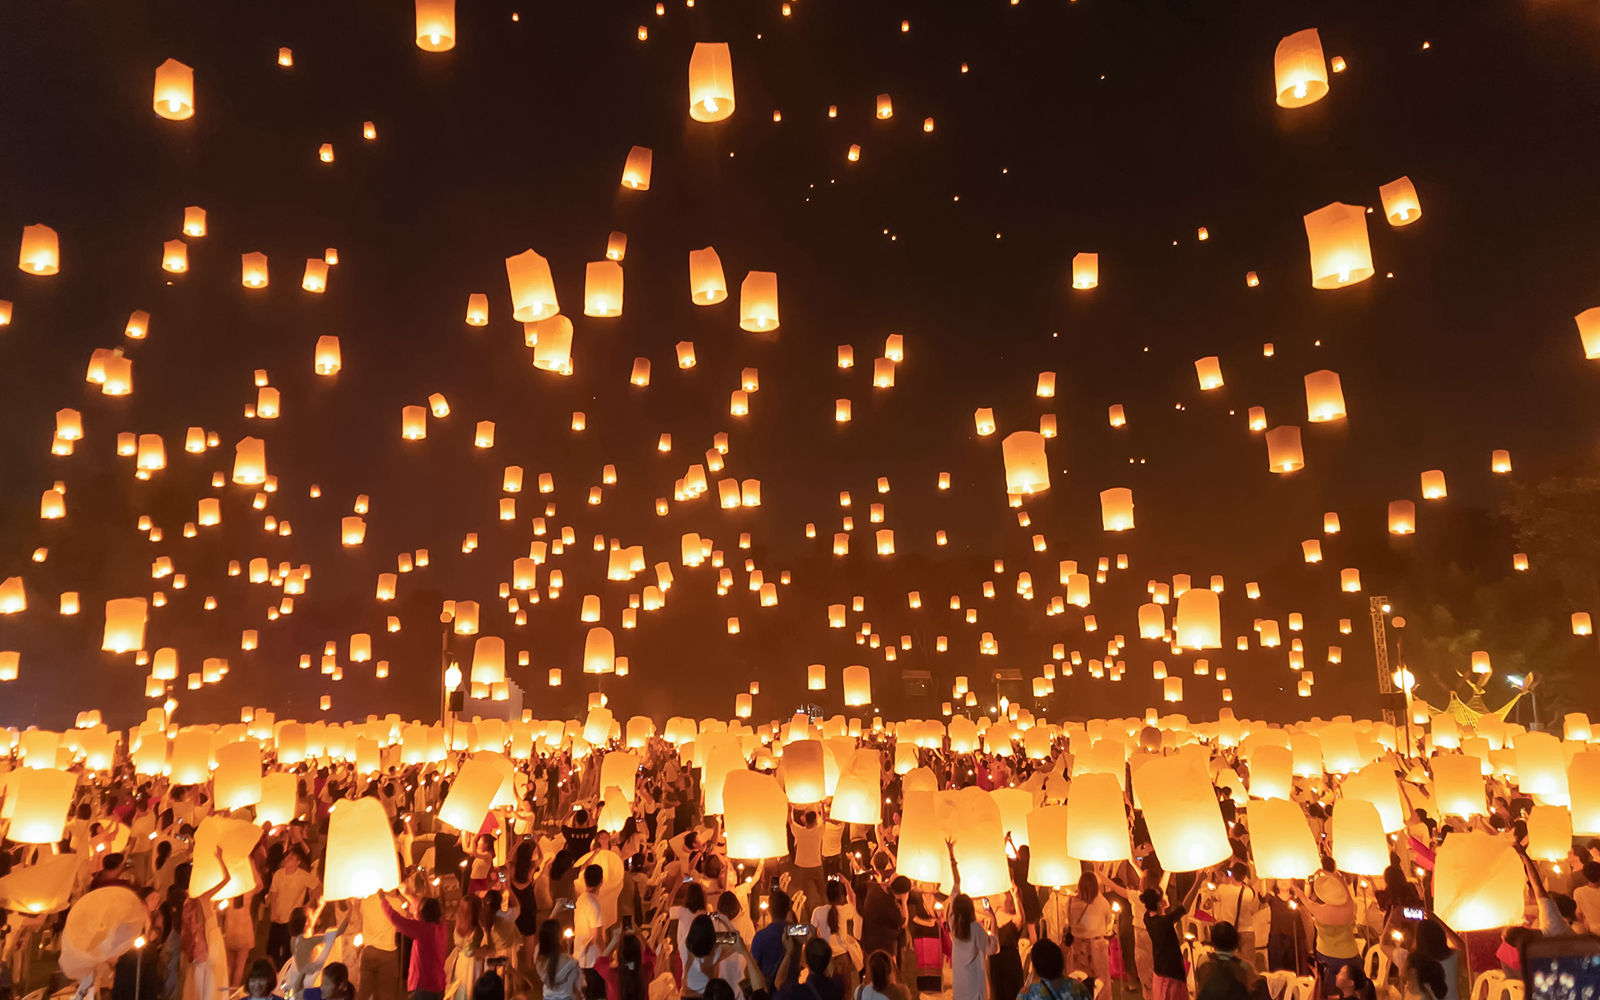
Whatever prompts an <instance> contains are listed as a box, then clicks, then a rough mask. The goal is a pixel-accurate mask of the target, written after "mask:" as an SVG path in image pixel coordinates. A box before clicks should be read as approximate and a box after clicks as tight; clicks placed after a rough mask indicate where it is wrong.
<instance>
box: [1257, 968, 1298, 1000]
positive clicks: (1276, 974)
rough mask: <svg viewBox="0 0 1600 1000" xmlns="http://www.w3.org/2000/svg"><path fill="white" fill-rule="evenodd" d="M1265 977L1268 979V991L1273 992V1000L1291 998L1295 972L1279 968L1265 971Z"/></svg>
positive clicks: (1287, 999)
mask: <svg viewBox="0 0 1600 1000" xmlns="http://www.w3.org/2000/svg"><path fill="white" fill-rule="evenodd" d="M1263 978H1264V979H1266V981H1267V991H1268V992H1270V993H1271V994H1272V1000H1290V986H1291V985H1292V984H1293V983H1294V973H1292V972H1290V971H1288V970H1287V969H1278V970H1276V971H1273V972H1267V973H1263Z"/></svg>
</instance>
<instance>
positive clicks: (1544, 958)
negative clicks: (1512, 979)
mask: <svg viewBox="0 0 1600 1000" xmlns="http://www.w3.org/2000/svg"><path fill="white" fill-rule="evenodd" d="M1522 983H1523V995H1524V996H1525V997H1526V998H1527V1000H1565V998H1570V997H1583V996H1593V995H1594V994H1595V991H1596V990H1600V938H1597V937H1594V936H1592V935H1585V936H1583V937H1576V936H1574V937H1541V938H1532V939H1529V940H1528V941H1525V942H1524V943H1523V945H1522Z"/></svg>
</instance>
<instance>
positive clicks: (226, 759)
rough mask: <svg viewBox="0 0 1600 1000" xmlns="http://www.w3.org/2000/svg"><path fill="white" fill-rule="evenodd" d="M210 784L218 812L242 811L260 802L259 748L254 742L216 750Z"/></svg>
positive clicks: (250, 741)
mask: <svg viewBox="0 0 1600 1000" xmlns="http://www.w3.org/2000/svg"><path fill="white" fill-rule="evenodd" d="M211 780H212V788H211V790H212V794H213V797H214V799H215V801H216V807H217V808H218V809H221V810H228V809H242V808H244V807H245V806H253V805H255V804H256V803H258V802H260V801H261V791H262V786H261V747H260V746H259V745H258V744H257V743H256V742H255V741H254V740H249V741H247V742H244V743H229V744H227V745H225V746H220V747H218V748H217V770H216V773H215V774H214V775H212V779H211Z"/></svg>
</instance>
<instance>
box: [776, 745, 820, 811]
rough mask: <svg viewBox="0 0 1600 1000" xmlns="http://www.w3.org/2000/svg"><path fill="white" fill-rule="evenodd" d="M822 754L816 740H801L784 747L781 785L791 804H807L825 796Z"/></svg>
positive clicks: (818, 800)
mask: <svg viewBox="0 0 1600 1000" xmlns="http://www.w3.org/2000/svg"><path fill="white" fill-rule="evenodd" d="M822 756H823V754H822V744H821V743H819V742H817V741H816V740H801V741H799V742H797V743H790V744H789V745H788V746H786V747H784V750H783V786H784V793H785V794H786V795H787V796H788V798H789V801H790V802H791V803H792V804H794V805H809V804H811V803H813V802H821V801H822V800H823V799H824V798H825V797H826V796H827V782H826V780H825V778H824V773H823V764H822Z"/></svg>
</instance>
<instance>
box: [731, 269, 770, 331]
mask: <svg viewBox="0 0 1600 1000" xmlns="http://www.w3.org/2000/svg"><path fill="white" fill-rule="evenodd" d="M777 328H778V275H777V273H776V272H774V271H751V272H750V273H749V274H747V275H745V279H744V282H743V283H741V284H740V285H739V329H741V330H749V331H750V332H752V333H754V332H762V333H765V332H767V331H769V330H776V329H777Z"/></svg>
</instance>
